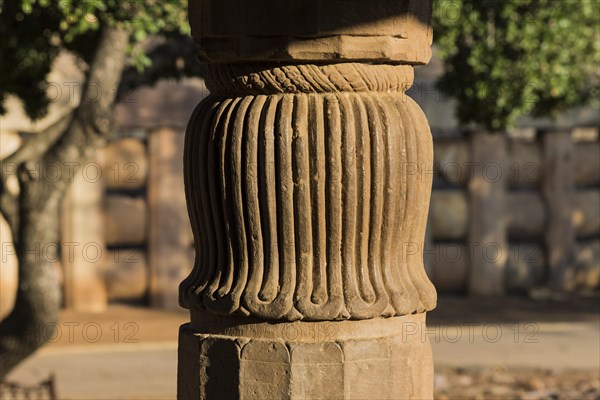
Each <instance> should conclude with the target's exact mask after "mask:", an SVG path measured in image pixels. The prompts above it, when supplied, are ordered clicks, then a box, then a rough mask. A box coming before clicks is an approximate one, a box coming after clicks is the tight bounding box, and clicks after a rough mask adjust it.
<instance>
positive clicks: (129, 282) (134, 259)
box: [104, 249, 148, 300]
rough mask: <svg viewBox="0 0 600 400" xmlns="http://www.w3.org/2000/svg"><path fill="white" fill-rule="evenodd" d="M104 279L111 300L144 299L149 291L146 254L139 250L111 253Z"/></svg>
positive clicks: (123, 250)
mask: <svg viewBox="0 0 600 400" xmlns="http://www.w3.org/2000/svg"><path fill="white" fill-rule="evenodd" d="M104 277H105V282H106V291H107V293H108V299H109V300H140V299H143V297H144V296H145V295H146V291H147V290H148V262H147V260H146V252H144V251H141V250H138V249H119V250H112V251H109V252H108V256H107V257H106V267H105V273H104Z"/></svg>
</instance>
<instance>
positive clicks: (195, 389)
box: [177, 314, 433, 400]
mask: <svg viewBox="0 0 600 400" xmlns="http://www.w3.org/2000/svg"><path fill="white" fill-rule="evenodd" d="M200 327H201V328H200ZM177 378H178V399H361V400H364V399H430V398H432V397H433V393H432V387H433V362H432V356H431V347H430V344H429V341H428V339H427V335H426V332H425V314H416V315H406V316H400V317H393V318H386V319H382V318H378V319H372V320H362V321H323V322H303V321H296V322H280V323H273V322H266V321H260V320H258V319H248V318H243V319H238V318H231V317H225V318H223V317H215V316H211V315H200V316H193V318H192V322H191V323H190V324H185V325H183V326H182V327H181V329H180V333H179V366H178V377H177Z"/></svg>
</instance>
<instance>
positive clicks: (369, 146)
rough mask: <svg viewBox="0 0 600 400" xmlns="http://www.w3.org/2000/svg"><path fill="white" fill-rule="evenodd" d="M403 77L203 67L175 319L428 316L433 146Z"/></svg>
mask: <svg viewBox="0 0 600 400" xmlns="http://www.w3.org/2000/svg"><path fill="white" fill-rule="evenodd" d="M411 83H412V67H410V66H393V65H377V64H376V65H370V64H361V63H346V64H325V65H315V64H296V65H283V66H282V65H277V66H273V65H258V64H243V65H242V64H216V65H210V66H209V67H208V73H207V86H208V87H209V89H210V90H211V95H210V96H209V97H207V98H206V99H205V100H204V101H203V102H202V103H201V104H200V105H199V106H198V107H197V109H196V111H195V112H194V115H193V116H192V119H191V121H190V124H189V126H188V130H187V136H186V146H185V149H186V153H185V160H184V163H185V183H186V195H187V200H188V208H189V211H190V219H191V221H192V226H193V231H194V238H195V246H196V250H197V256H196V262H195V266H194V269H193V271H192V273H191V274H190V276H189V277H188V278H187V279H186V280H185V281H184V282H183V283H182V284H181V288H180V301H181V303H182V305H183V306H184V307H187V308H190V309H197V310H206V311H208V312H211V313H214V314H221V315H234V314H239V315H252V316H255V317H259V318H262V319H278V320H299V319H302V320H337V319H367V318H374V317H378V316H383V317H390V316H395V315H406V314H411V313H415V312H419V313H420V312H424V311H426V310H431V309H432V308H433V307H434V306H435V299H436V295H435V290H434V288H433V286H432V285H431V283H430V282H429V280H428V279H427V277H426V275H425V272H424V268H423V262H422V250H423V249H422V243H423V239H424V235H425V225H426V218H427V211H428V205H429V197H430V190H431V170H432V143H431V134H430V131H429V127H428V124H427V121H426V119H425V117H424V115H423V113H422V111H421V110H420V108H419V107H418V105H417V104H416V103H415V102H414V101H413V100H412V99H410V98H409V97H408V96H406V95H405V94H404V91H405V90H406V89H407V88H408V87H410V85H411Z"/></svg>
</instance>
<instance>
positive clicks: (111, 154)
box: [103, 138, 148, 190]
mask: <svg viewBox="0 0 600 400" xmlns="http://www.w3.org/2000/svg"><path fill="white" fill-rule="evenodd" d="M105 155H106V163H105V166H104V173H103V176H104V181H105V184H106V187H107V188H108V189H118V190H134V189H140V188H143V187H144V186H145V185H146V178H147V175H148V159H147V155H146V146H145V145H144V143H143V142H141V141H140V140H138V139H133V138H126V139H119V140H115V141H113V142H110V143H109V144H108V145H107V146H106V148H105Z"/></svg>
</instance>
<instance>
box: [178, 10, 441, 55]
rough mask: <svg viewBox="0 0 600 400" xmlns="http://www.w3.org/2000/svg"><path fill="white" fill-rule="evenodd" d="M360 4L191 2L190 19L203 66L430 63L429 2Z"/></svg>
mask: <svg viewBox="0 0 600 400" xmlns="http://www.w3.org/2000/svg"><path fill="white" fill-rule="evenodd" d="M364 4H365V3H363V2H362V1H358V0H335V1H331V0H303V1H298V2H294V3H288V2H286V3H283V2H281V1H277V0H266V1H265V0H261V1H257V0H246V1H235V0H224V1H218V2H215V1H211V0H197V1H193V2H190V7H189V18H190V21H193V22H192V23H191V26H192V36H193V37H194V40H195V42H196V44H197V46H198V49H199V53H200V56H201V57H202V58H203V59H204V60H206V61H219V62H222V61H250V60H256V61H266V60H268V61H287V60H294V61H299V60H302V61H324V60H338V61H349V60H354V61H356V60H381V61H389V60H393V61H403V62H408V63H414V64H424V63H427V62H428V61H429V59H430V58H431V48H430V45H431V40H432V34H431V27H430V18H431V2H430V1H421V0H402V1H397V0H378V1H377V2H376V3H373V4H370V5H369V7H365V6H364ZM340 10H343V14H340ZM194 22H197V23H194Z"/></svg>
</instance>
